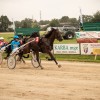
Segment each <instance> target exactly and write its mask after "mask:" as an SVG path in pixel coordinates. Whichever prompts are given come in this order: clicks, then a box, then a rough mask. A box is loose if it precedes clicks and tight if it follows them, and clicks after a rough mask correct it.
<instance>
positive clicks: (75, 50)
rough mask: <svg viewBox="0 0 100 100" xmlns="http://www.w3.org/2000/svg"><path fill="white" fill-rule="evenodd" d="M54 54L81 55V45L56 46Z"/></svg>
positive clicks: (54, 46)
mask: <svg viewBox="0 0 100 100" xmlns="http://www.w3.org/2000/svg"><path fill="white" fill-rule="evenodd" d="M53 50H54V54H80V50H79V44H54V45H53Z"/></svg>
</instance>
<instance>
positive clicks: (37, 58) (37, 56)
mask: <svg viewBox="0 0 100 100" xmlns="http://www.w3.org/2000/svg"><path fill="white" fill-rule="evenodd" d="M35 54H36V60H37V61H38V64H39V66H40V67H41V69H43V67H42V65H41V63H40V62H39V52H36V53H35Z"/></svg>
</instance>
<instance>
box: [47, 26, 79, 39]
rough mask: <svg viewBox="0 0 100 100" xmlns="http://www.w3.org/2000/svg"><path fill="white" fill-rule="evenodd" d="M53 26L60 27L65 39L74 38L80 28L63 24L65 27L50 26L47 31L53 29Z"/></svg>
mask: <svg viewBox="0 0 100 100" xmlns="http://www.w3.org/2000/svg"><path fill="white" fill-rule="evenodd" d="M51 28H55V29H59V31H61V32H62V33H63V34H62V36H63V38H64V39H72V38H74V36H75V32H76V31H78V29H77V28H76V27H74V26H63V27H48V28H47V32H48V31H50V30H51Z"/></svg>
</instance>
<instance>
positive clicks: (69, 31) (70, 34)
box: [62, 26, 79, 39]
mask: <svg viewBox="0 0 100 100" xmlns="http://www.w3.org/2000/svg"><path fill="white" fill-rule="evenodd" d="M78 30H79V29H78V28H76V27H74V26H63V28H62V32H63V35H62V36H63V38H64V39H72V38H74V36H75V32H76V31H78Z"/></svg>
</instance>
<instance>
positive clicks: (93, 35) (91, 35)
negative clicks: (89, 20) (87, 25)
mask: <svg viewBox="0 0 100 100" xmlns="http://www.w3.org/2000/svg"><path fill="white" fill-rule="evenodd" d="M75 35H76V38H97V39H98V38H100V31H84V32H75Z"/></svg>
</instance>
